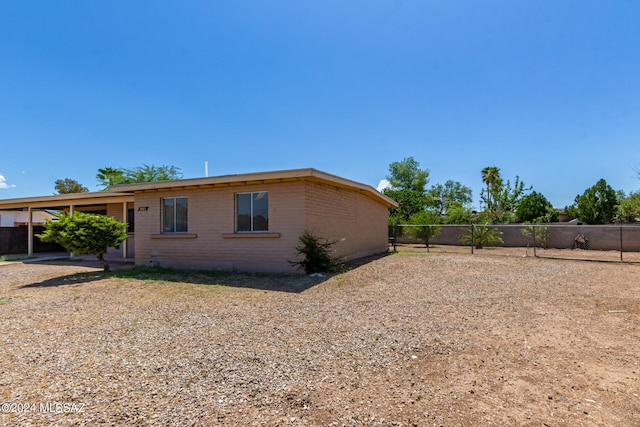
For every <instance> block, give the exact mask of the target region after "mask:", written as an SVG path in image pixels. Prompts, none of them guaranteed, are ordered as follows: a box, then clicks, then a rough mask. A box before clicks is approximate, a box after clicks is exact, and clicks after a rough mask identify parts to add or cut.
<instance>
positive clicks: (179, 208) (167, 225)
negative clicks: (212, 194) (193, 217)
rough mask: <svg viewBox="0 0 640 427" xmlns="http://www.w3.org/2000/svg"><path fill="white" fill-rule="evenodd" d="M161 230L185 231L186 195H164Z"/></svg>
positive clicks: (170, 231) (169, 231)
mask: <svg viewBox="0 0 640 427" xmlns="http://www.w3.org/2000/svg"><path fill="white" fill-rule="evenodd" d="M162 232H163V233H186V232H187V198H186V197H165V198H164V199H162Z"/></svg>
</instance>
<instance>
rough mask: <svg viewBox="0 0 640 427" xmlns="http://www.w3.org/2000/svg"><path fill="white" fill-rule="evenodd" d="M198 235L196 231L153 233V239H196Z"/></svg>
mask: <svg viewBox="0 0 640 427" xmlns="http://www.w3.org/2000/svg"><path fill="white" fill-rule="evenodd" d="M196 237H198V235H197V234H196V233H162V234H152V235H151V238H152V239H195V238H196Z"/></svg>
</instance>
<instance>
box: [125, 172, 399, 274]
mask: <svg viewBox="0 0 640 427" xmlns="http://www.w3.org/2000/svg"><path fill="white" fill-rule="evenodd" d="M254 191H268V193H269V233H268V234H267V237H263V236H264V235H261V234H257V233H256V234H234V231H235V194H236V193H238V192H254ZM164 197H187V198H188V214H187V215H188V233H187V234H186V235H174V236H171V235H161V234H160V231H161V217H160V215H161V201H162V198H164ZM145 207H146V208H148V209H147V210H144V208H145ZM140 208H143V210H140ZM135 214H136V233H135V235H136V238H135V239H136V264H138V265H149V264H152V263H157V264H158V265H160V266H164V267H176V268H196V269H198V268H202V269H220V270H237V271H259V272H287V273H292V272H296V271H295V270H294V269H293V268H292V267H291V266H290V265H289V263H288V262H287V261H288V260H292V259H294V257H295V247H296V246H297V245H298V236H300V234H301V233H302V232H303V231H304V230H305V228H308V229H311V230H313V231H314V232H316V233H317V235H318V236H320V237H324V238H327V239H342V238H346V240H344V241H343V242H340V243H339V244H337V245H336V249H337V251H338V252H337V253H338V254H339V255H340V256H347V257H348V258H354V257H358V256H364V255H369V254H373V253H379V252H384V251H386V249H387V209H386V208H385V207H384V206H382V205H381V204H379V203H377V202H374V201H373V200H372V199H370V198H369V197H366V196H364V195H362V194H360V193H358V192H356V191H352V190H344V189H338V188H336V187H333V186H327V185H321V184H315V183H311V182H307V181H294V182H285V183H270V184H255V185H242V186H230V187H219V188H209V189H191V190H175V191H157V192H148V193H138V194H136V213H135Z"/></svg>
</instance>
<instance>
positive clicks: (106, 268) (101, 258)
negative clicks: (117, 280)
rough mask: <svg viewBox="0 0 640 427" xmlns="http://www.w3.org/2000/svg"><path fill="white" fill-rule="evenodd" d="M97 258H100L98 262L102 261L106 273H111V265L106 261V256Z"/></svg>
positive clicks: (102, 255) (101, 255)
mask: <svg viewBox="0 0 640 427" xmlns="http://www.w3.org/2000/svg"><path fill="white" fill-rule="evenodd" d="M96 256H97V257H98V261H100V264H102V267H103V268H104V271H109V263H108V262H107V261H106V260H105V259H104V254H98V255H96Z"/></svg>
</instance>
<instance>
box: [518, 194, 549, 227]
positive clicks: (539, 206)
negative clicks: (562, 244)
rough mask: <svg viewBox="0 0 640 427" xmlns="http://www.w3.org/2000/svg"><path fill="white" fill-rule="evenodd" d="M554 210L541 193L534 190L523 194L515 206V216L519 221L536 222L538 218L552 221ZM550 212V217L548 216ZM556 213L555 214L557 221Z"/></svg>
mask: <svg viewBox="0 0 640 427" xmlns="http://www.w3.org/2000/svg"><path fill="white" fill-rule="evenodd" d="M554 212H555V210H554V209H553V206H552V205H551V203H550V202H549V201H548V200H547V198H546V197H544V196H543V195H542V194H540V193H538V192H536V191H534V192H532V193H531V194H527V195H526V196H524V197H523V198H522V199H521V200H520V202H519V203H518V206H517V208H516V217H517V219H518V221H520V222H537V221H538V219H542V220H543V221H544V220H547V219H548V220H547V221H544V222H552V221H553V220H554V218H553V213H554ZM549 214H551V217H549ZM557 219H558V214H557V212H556V214H555V220H556V221H557Z"/></svg>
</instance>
